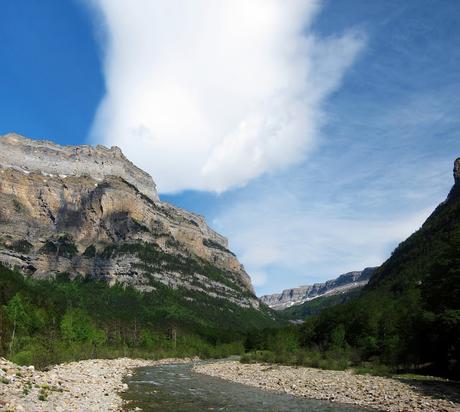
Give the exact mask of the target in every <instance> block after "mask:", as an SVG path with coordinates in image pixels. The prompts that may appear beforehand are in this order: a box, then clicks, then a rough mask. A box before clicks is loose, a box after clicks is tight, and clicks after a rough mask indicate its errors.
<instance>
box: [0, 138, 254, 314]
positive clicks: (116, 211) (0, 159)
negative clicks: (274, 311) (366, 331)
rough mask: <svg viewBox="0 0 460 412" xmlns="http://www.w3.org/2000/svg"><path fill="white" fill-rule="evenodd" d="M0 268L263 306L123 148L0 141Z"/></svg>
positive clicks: (221, 242)
mask: <svg viewBox="0 0 460 412" xmlns="http://www.w3.org/2000/svg"><path fill="white" fill-rule="evenodd" d="M0 262H2V263H4V264H6V265H8V266H10V267H18V268H19V269H20V270H21V271H22V272H23V273H25V274H27V275H28V276H32V277H34V278H49V277H55V276H56V275H58V274H60V273H68V274H69V275H70V277H72V278H75V277H82V278H94V279H103V280H106V281H107V282H108V283H109V284H115V283H117V284H123V285H126V286H133V287H135V288H137V289H139V290H142V291H151V290H153V289H155V288H157V287H158V285H159V284H163V285H167V286H169V287H172V288H178V287H180V288H185V289H188V290H193V291H195V292H196V291H198V292H203V293H206V294H207V295H209V296H213V297H216V298H219V299H220V298H223V299H227V300H228V301H230V302H233V303H235V304H237V305H239V306H242V307H252V308H257V307H258V306H259V301H258V300H257V298H256V297H255V296H254V293H253V289H252V286H251V282H250V278H249V276H248V275H247V273H246V272H245V270H244V268H243V266H242V265H241V264H240V263H239V262H238V259H237V258H236V256H235V255H234V254H233V253H232V252H231V251H230V250H228V242H227V239H225V238H224V237H223V236H221V235H219V234H218V233H216V232H215V231H213V230H212V229H211V228H210V227H209V226H208V225H207V224H206V222H205V220H204V218H203V217H202V216H199V215H196V214H194V213H190V212H188V211H186V210H183V209H180V208H177V207H175V206H173V205H171V204H168V203H165V202H162V201H160V199H159V197H158V194H157V191H156V187H155V183H154V181H153V179H152V177H151V176H150V175H148V174H147V173H145V172H144V171H142V170H140V169H139V168H137V167H136V166H135V165H133V164H132V163H131V162H130V161H129V160H128V159H126V158H125V157H124V155H123V153H122V152H121V150H120V149H119V148H117V147H112V148H110V149H108V148H106V147H103V146H97V147H91V146H86V145H83V146H60V145H57V144H54V143H52V142H48V141H37V140H31V139H27V138H25V137H22V136H20V135H17V134H8V135H5V136H1V137H0Z"/></svg>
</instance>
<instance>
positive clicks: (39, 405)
mask: <svg viewBox="0 0 460 412" xmlns="http://www.w3.org/2000/svg"><path fill="white" fill-rule="evenodd" d="M190 361H191V359H162V360H158V361H149V360H141V359H128V358H120V359H95V360H84V361H79V362H71V363H66V364H62V365H56V366H54V367H51V368H50V369H49V370H48V371H37V370H35V369H34V367H33V366H18V365H16V364H14V363H11V362H9V361H7V360H6V359H4V358H0V411H18V412H19V411H27V412H36V411H47V412H48V411H54V412H68V411H72V412H73V411H82V412H83V411H85V412H96V411H119V410H121V408H122V404H123V401H122V399H121V397H120V396H119V393H120V392H122V391H124V390H126V389H127V385H126V384H124V383H123V382H122V379H123V377H124V376H126V375H129V374H130V373H131V370H132V369H133V368H137V367H141V366H155V365H161V364H166V363H182V362H190Z"/></svg>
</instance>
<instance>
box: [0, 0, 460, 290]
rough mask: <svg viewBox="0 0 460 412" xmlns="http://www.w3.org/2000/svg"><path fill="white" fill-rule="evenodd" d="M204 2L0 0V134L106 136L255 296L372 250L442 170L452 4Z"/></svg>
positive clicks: (368, 259)
mask: <svg viewBox="0 0 460 412" xmlns="http://www.w3.org/2000/svg"><path fill="white" fill-rule="evenodd" d="M211 3H212V4H213V6H212V7H211ZM211 3H209V2H208V1H207V0H196V1H195V2H193V3H192V2H182V1H180V0H174V1H170V2H168V7H165V6H164V4H165V3H162V2H156V1H148V0H139V1H138V2H137V3H136V8H134V7H133V6H132V4H133V3H132V2H127V1H123V0H111V1H108V0H87V1H84V0H78V1H77V0H66V1H54V0H41V1H40V2H33V1H26V0H14V1H13V0H4V1H3V2H2V4H1V6H0V62H1V64H0V96H1V102H2V103H1V110H0V133H2V134H3V133H6V132H9V131H16V132H19V133H22V134H24V135H26V136H29V137H33V138H46V139H50V140H54V141H56V142H58V143H61V144H83V143H103V144H106V145H112V144H117V145H119V146H120V147H122V149H123V150H124V152H125V153H127V154H128V156H129V157H130V158H131V159H132V160H134V161H135V162H136V163H137V164H139V165H141V166H142V167H143V168H144V169H146V170H148V171H149V172H150V173H151V174H152V175H153V177H154V179H155V180H156V181H157V184H158V187H159V189H160V194H161V197H162V199H163V200H166V201H170V202H172V203H174V204H177V205H179V206H182V207H185V208H187V209H190V210H192V211H195V212H197V213H200V214H203V215H205V216H206V218H207V220H208V222H209V223H210V225H211V226H212V227H214V228H215V229H216V230H218V231H219V232H221V233H223V234H224V235H226V236H227V237H228V238H229V240H230V246H231V248H232V250H234V251H235V252H236V253H237V255H238V256H239V258H240V260H241V261H242V262H243V263H244V264H245V266H246V268H247V270H248V272H249V274H250V275H251V276H252V278H253V281H254V284H255V286H256V290H257V292H258V293H259V294H262V293H269V292H275V291H278V290H280V289H283V288H286V287H293V286H296V285H300V284H308V283H312V282H316V281H322V280H326V279H329V278H331V277H334V276H335V275H337V274H339V273H343V272H345V271H348V270H353V269H361V268H363V267H364V266H366V265H378V264H380V263H382V261H383V260H384V259H385V258H386V257H387V256H388V255H389V254H390V253H391V250H392V249H393V248H394V247H395V246H396V245H397V244H398V242H400V241H401V240H403V239H404V238H405V237H407V236H408V235H409V234H410V233H412V232H413V231H414V230H416V229H417V228H418V227H419V225H420V224H421V223H422V222H423V220H424V219H425V218H426V217H427V216H428V215H429V213H430V212H431V211H432V210H433V208H434V207H435V206H436V205H437V204H438V203H439V202H441V201H442V200H443V199H444V198H445V196H446V194H447V192H448V190H449V188H450V186H451V184H452V177H451V171H452V164H453V160H454V159H455V158H456V157H458V156H460V132H459V130H460V128H459V126H460V116H459V115H458V114H459V109H460V50H459V48H458V44H460V27H459V25H458V23H457V20H458V17H459V16H460V2H458V1H456V0H445V1H441V2H439V1H438V2H435V1H428V0H414V1H404V2H401V1H364V0H363V1H357V0H346V1H340V2H336V1H323V2H318V1H314V2H309V1H303V0H295V1H293V2H291V3H289V5H290V8H289V9H287V8H286V4H287V3H286V2H282V1H276V0H273V1H271V0H270V1H266V2H265V3H264V4H263V2H261V1H259V0H254V2H251V6H250V7H249V6H248V5H247V4H245V3H244V2H238V1H236V0H235V1H233V2H226V1H222V2H211ZM246 3H247V2H246ZM191 4H193V7H191V6H190V5H191ZM215 4H218V5H219V7H217V6H215V7H214V5H215ZM248 4H249V3H248Z"/></svg>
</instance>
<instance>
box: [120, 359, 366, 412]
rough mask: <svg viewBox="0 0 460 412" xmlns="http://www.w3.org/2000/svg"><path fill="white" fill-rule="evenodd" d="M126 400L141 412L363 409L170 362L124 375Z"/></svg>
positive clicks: (336, 411)
mask: <svg viewBox="0 0 460 412" xmlns="http://www.w3.org/2000/svg"><path fill="white" fill-rule="evenodd" d="M125 382H126V383H127V384H128V390H127V391H126V392H125V393H124V394H123V398H124V399H125V400H128V401H129V405H128V406H126V408H125V410H126V411H133V410H135V408H136V407H138V408H141V409H142V410H143V411H144V412H151V411H157V412H158V411H161V412H201V411H231V412H243V411H244V412H246V411H250V412H258V411H261V412H262V411H263V412H288V411H315V412H363V411H369V410H368V409H363V408H359V407H355V406H351V405H343V404H336V403H330V402H325V401H317V400H312V399H303V398H297V397H294V396H290V395H286V394H279V393H274V392H269V391H263V390H260V389H257V388H253V387H250V386H246V385H242V384H239V383H233V382H228V381H225V380H223V379H219V378H214V377H211V376H207V375H202V374H199V373H195V372H193V371H192V364H173V365H161V366H155V367H145V368H139V369H136V370H135V371H134V373H133V375H132V376H131V377H127V378H125Z"/></svg>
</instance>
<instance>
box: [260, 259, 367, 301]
mask: <svg viewBox="0 0 460 412" xmlns="http://www.w3.org/2000/svg"><path fill="white" fill-rule="evenodd" d="M375 269H376V268H366V269H364V270H361V271H354V272H348V273H345V274H343V275H340V276H339V277H338V278H336V279H332V280H328V281H327V282H325V283H315V284H313V285H306V286H299V287H298V288H292V289H285V290H283V291H282V292H281V293H275V294H272V295H264V296H261V297H260V300H261V301H262V302H263V303H265V304H266V305H268V306H269V307H271V308H272V309H275V310H281V309H285V308H288V307H290V306H293V305H300V304H302V303H304V302H307V301H309V300H312V299H316V298H319V297H321V296H326V295H335V294H338V293H342V292H345V291H347V290H350V289H354V288H358V287H362V286H364V285H366V284H367V282H368V281H369V279H370V277H371V276H372V274H373V273H374V271H375Z"/></svg>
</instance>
